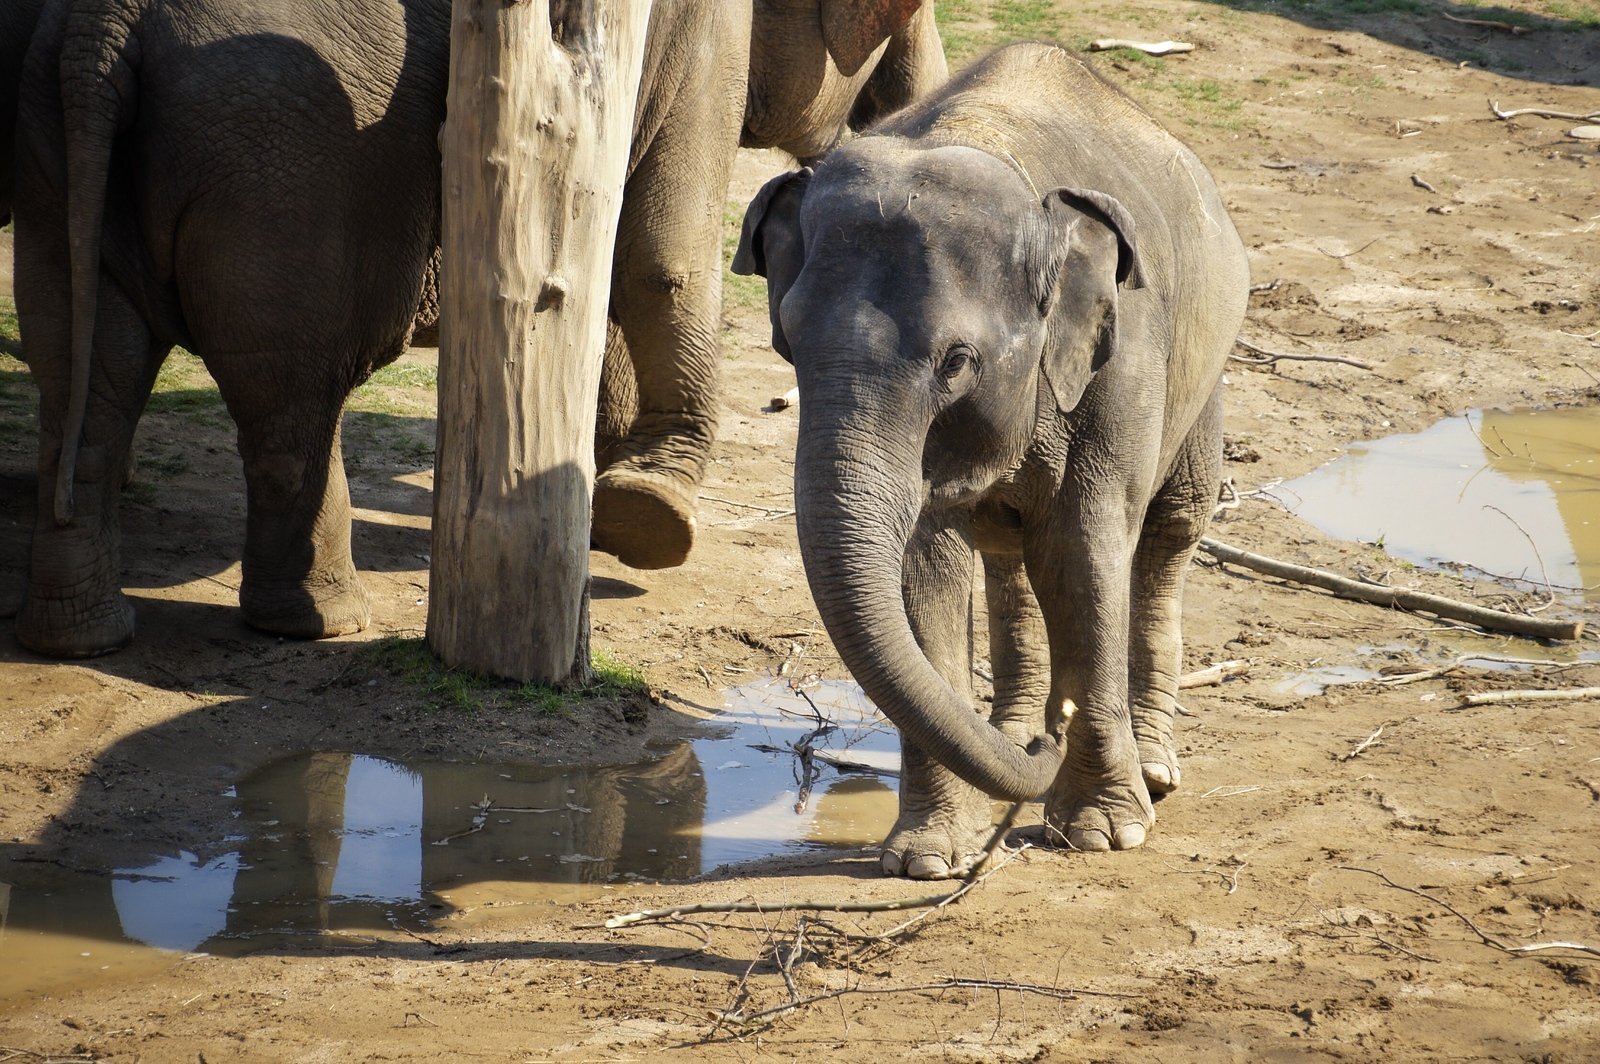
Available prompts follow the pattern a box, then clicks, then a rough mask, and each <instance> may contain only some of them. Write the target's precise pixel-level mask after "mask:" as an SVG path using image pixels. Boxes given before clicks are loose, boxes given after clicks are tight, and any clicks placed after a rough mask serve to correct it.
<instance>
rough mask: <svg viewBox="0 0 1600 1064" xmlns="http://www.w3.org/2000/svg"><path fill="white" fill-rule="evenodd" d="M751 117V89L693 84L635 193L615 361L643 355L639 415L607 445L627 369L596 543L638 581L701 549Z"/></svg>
mask: <svg viewBox="0 0 1600 1064" xmlns="http://www.w3.org/2000/svg"><path fill="white" fill-rule="evenodd" d="M712 65H714V64H707V66H708V67H710V66H712ZM701 73H702V75H704V76H705V77H706V78H709V77H711V76H712V75H713V74H714V73H715V72H714V71H712V70H709V69H708V70H706V71H702V72H701ZM743 114H744V90H743V82H742V80H741V81H740V85H739V92H738V95H737V98H735V97H733V96H731V95H730V94H729V90H728V87H727V86H726V85H721V84H717V83H715V81H714V80H699V81H692V82H691V83H689V84H685V85H684V86H681V87H680V88H679V90H678V94H677V96H676V97H675V99H674V103H673V106H672V110H671V112H670V113H669V114H668V115H667V116H666V119H665V121H664V122H663V124H662V126H661V128H660V130H659V131H658V132H657V133H656V136H655V141H654V142H653V143H652V144H651V146H650V147H649V149H648V150H646V152H645V153H644V155H643V157H642V158H641V159H640V160H639V165H638V167H637V168H636V169H635V170H634V172H633V174H632V175H631V176H630V177H629V179H628V184H627V187H626V188H625V189H624V191H623V200H622V214H621V218H620V219H619V221H618V226H617V251H616V262H615V266H614V268H613V272H612V281H611V314H612V316H613V318H614V319H615V321H616V323H617V325H618V327H619V329H620V332H617V331H614V332H613V334H612V335H611V336H610V337H608V340H607V351H606V356H607V359H608V360H613V356H614V355H616V354H618V353H626V354H627V355H629V356H631V359H630V361H631V364H632V367H633V373H632V376H633V383H634V384H635V385H636V392H635V396H636V398H635V402H636V403H637V408H636V411H634V412H633V416H632V418H631V423H630V424H628V425H627V426H626V434H625V435H623V436H622V437H621V438H620V439H615V437H614V436H613V437H612V439H610V440H608V439H606V438H605V437H606V436H607V435H608V432H607V429H608V424H607V423H606V422H613V423H614V422H617V421H618V420H619V414H622V413H625V411H626V405H627V402H626V400H627V398H628V396H627V395H626V392H627V388H626V384H627V381H626V380H624V379H622V377H621V374H623V373H625V372H626V371H625V369H624V368H623V367H621V366H620V365H616V364H615V363H613V365H612V366H611V367H610V368H609V369H608V371H607V372H608V378H607V380H606V381H605V382H603V396H602V411H601V414H602V418H603V419H604V420H603V422H602V424H601V426H600V430H601V439H600V440H599V447H598V448H597V449H598V450H600V451H602V452H604V453H602V454H600V455H599V456H598V457H600V458H601V459H602V460H603V461H605V462H606V464H605V465H604V466H603V467H602V468H601V470H600V473H599V476H597V477H596V478H595V488H594V509H593V515H592V525H591V533H590V535H591V539H592V542H593V544H594V546H595V548H596V549H598V550H602V551H605V552H606V553H607V554H614V555H616V556H617V558H618V560H620V561H621V562H622V563H623V564H624V565H629V566H632V567H633V568H635V569H669V568H672V567H673V566H677V565H682V564H683V563H684V561H685V560H687V559H688V557H689V552H690V550H692V549H693V547H694V539H695V531H696V522H695V502H696V498H697V496H698V494H699V491H700V481H701V478H702V477H703V476H704V475H705V468H706V463H707V462H709V461H710V458H711V446H712V444H713V442H715V440H716V433H717V401H718V387H717V378H718V360H719V358H720V342H719V341H720V336H721V332H722V207H723V203H724V201H725V200H726V199H727V194H728V179H729V175H730V174H731V172H732V166H733V157H734V152H735V149H736V145H737V142H738V135H739V123H740V120H741V119H742V117H743ZM619 341H620V342H619ZM621 427H623V426H621V425H611V426H609V428H610V433H615V432H616V431H617V430H618V429H619V428H621Z"/></svg>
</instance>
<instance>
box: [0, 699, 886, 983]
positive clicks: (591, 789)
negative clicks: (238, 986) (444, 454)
mask: <svg viewBox="0 0 1600 1064" xmlns="http://www.w3.org/2000/svg"><path fill="white" fill-rule="evenodd" d="M807 696H809V701H808V700H807ZM797 747H798V748H801V749H809V750H810V752H811V756H810V757H808V758H802V757H800V756H797V754H796V753H795V749H796V748H797ZM651 753H652V756H651V757H650V758H649V759H648V760H645V761H641V762H638V763H636V764H631V765H609V766H590V767H576V766H573V767H569V766H559V765H558V766H538V767H534V766H521V765H503V764H490V763H482V764H462V763H449V762H428V761H416V762H401V761H394V760H389V759H385V758H380V757H373V756H369V755H366V754H361V753H354V752H339V751H318V752H308V753H303V754H296V755H292V756H289V757H285V758H283V759H281V760H278V761H275V762H272V763H270V764H268V765H267V766H265V767H264V768H262V769H260V770H258V771H256V772H254V773H252V774H251V775H249V776H246V777H244V778H242V779H240V780H238V781H237V782H236V784H235V786H234V788H233V790H232V792H231V796H232V797H233V798H234V800H235V802H236V808H235V810H234V815H233V820H232V829H231V831H230V833H228V834H225V835H220V836H219V837H218V838H216V839H213V840H208V841H207V842H206V843H205V844H204V845H202V846H197V847H196V849H197V851H198V852H188V851H184V852H181V853H176V854H170V853H169V854H162V855H152V856H151V858H150V859H149V861H148V862H145V863H141V864H139V865H138V866H136V867H126V868H118V869H115V870H113V871H112V872H111V873H110V874H106V875H88V874H84V873H72V872H67V871H65V870H61V869H58V868H53V867H50V866H35V867H36V868H37V872H36V873H35V874H33V875H31V876H30V878H28V879H27V880H26V881H23V882H13V883H11V884H10V885H9V886H6V885H0V1000H5V999H8V998H12V997H14V996H17V995H27V994H30V993H38V992H41V991H43V990H45V989H47V988H48V987H49V986H51V985H60V984H62V983H64V982H80V981H83V980H86V979H92V978H94V977H96V976H100V975H110V976H117V977H120V976H125V975H127V974H129V973H130V972H131V971H135V970H138V969H140V968H141V967H148V966H152V965H155V966H161V965H164V964H170V963H171V962H172V960H173V955H172V952H168V951H195V952H205V953H213V954H233V955H237V954H242V953H246V952H252V951H255V950H260V949H294V948H303V947H308V946H314V947H315V948H319V949H326V948H330V947H331V948H340V947H351V948H360V947H362V946H363V945H371V944H372V943H373V941H374V940H375V939H386V938H392V937H395V936H400V935H404V934H405V933H406V931H408V930H409V931H413V932H416V931H425V930H426V929H429V928H433V927H437V926H439V925H441V924H442V923H444V922H446V921H452V920H460V921H465V922H469V923H470V922H472V921H474V920H476V919H482V918H483V917H482V911H483V910H489V909H495V908H500V907H504V906H515V905H526V904H539V903H546V902H569V901H573V900H578V899H580V898H585V897H593V896H595V895H596V894H598V893H599V892H600V891H601V890H605V889H621V888H623V887H624V886H625V885H626V884H627V883H628V882H630V881H634V880H641V879H644V880H655V879H684V878H688V877H692V876H696V875H699V874H700V873H702V872H706V871H709V870H710V869H713V868H715V867H717V866H718V865H723V864H729V863H734V862H741V861H749V860H753V859H756V858H761V857H767V856H771V855H774V854H780V853H784V852H786V851H795V850H800V849H806V848H814V847H831V848H840V849H852V850H853V849H859V848H861V847H866V846H872V845H873V844H875V843H877V842H879V841H881V840H882V839H883V837H884V835H885V834H887V832H888V829H889V827H890V826H891V825H892V824H893V822H894V816H895V804H896V789H895V785H896V781H895V777H896V775H897V774H898V769H899V760H900V755H899V742H898V737H897V736H896V734H895V732H894V730H893V729H892V728H891V727H890V726H889V725H888V724H887V723H886V722H885V721H884V720H883V719H882V717H881V716H879V715H878V713H877V711H876V710H875V709H873V708H872V706H871V704H870V703H869V702H868V701H867V700H866V697H865V696H864V695H863V694H862V693H861V690H860V688H859V687H857V686H856V685H854V684H851V683H845V682H824V683H822V684H820V685H817V686H815V687H812V688H810V689H808V690H806V691H805V692H804V694H803V695H802V694H800V693H797V692H794V691H792V690H791V689H790V688H789V686H788V684H787V683H786V682H784V681H776V680H775V681H764V682H759V683H755V684H751V685H748V686H746V687H743V688H738V689H735V690H733V691H731V692H729V693H728V698H727V709H726V710H725V712H724V713H722V714H721V715H720V716H718V717H716V718H714V719H713V720H711V721H709V722H708V723H707V726H706V735H705V736H704V737H702V738H697V739H692V740H689V741H685V742H681V743H676V744H672V745H670V746H664V747H662V748H660V749H656V750H653V751H652V752H651ZM808 765H809V769H808V768H807V766H808ZM130 819H134V818H132V817H131V818H130ZM130 826H131V825H130ZM11 878H13V879H17V878H19V877H17V876H15V875H13V876H12V877H11ZM475 914H476V915H475Z"/></svg>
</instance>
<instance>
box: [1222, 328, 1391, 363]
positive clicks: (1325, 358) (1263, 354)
mask: <svg viewBox="0 0 1600 1064" xmlns="http://www.w3.org/2000/svg"><path fill="white" fill-rule="evenodd" d="M1233 342H1234V343H1236V344H1238V345H1239V346H1240V347H1242V348H1244V349H1245V350H1246V351H1253V352H1255V354H1256V355H1257V356H1259V357H1256V358H1247V357H1245V356H1243V355H1229V356H1228V357H1229V358H1230V359H1232V360H1233V361H1235V362H1243V363H1244V364H1245V365H1247V366H1270V365H1272V364H1273V363H1274V362H1337V363H1339V364H1340V365H1344V366H1354V367H1356V369H1371V368H1372V363H1370V362H1363V361H1362V360H1361V359H1359V358H1345V357H1344V356H1343V355H1291V354H1287V353H1285V352H1282V351H1268V350H1267V349H1266V348H1264V347H1257V346H1256V345H1255V344H1253V343H1251V342H1250V341H1249V340H1246V339H1245V338H1244V337H1242V336H1240V337H1236V338H1235V339H1234V341H1233Z"/></svg>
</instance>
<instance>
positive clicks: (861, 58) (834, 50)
mask: <svg viewBox="0 0 1600 1064" xmlns="http://www.w3.org/2000/svg"><path fill="white" fill-rule="evenodd" d="M922 2H923V0H822V39H823V40H824V41H825V42H826V43H827V45H828V54H829V55H830V56H832V57H833V65H834V66H836V67H838V68H839V73H841V74H843V75H844V76H845V77H847V78H848V77H853V76H854V75H855V73H856V71H858V70H860V69H861V65H862V64H863V63H865V62H866V61H867V58H868V57H869V56H870V55H872V53H873V52H875V51H876V50H877V48H878V45H880V44H882V43H883V42H884V41H886V40H888V39H889V38H890V37H893V36H894V35H895V34H896V33H899V32H900V31H901V30H902V29H904V28H905V25H906V23H907V22H910V21H911V16H912V15H915V14H916V13H917V9H918V8H920V7H921V6H922Z"/></svg>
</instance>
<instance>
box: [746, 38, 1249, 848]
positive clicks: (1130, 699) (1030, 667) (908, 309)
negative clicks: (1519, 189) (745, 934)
mask: <svg viewBox="0 0 1600 1064" xmlns="http://www.w3.org/2000/svg"><path fill="white" fill-rule="evenodd" d="M734 269H735V270H736V271H743V272H757V273H762V274H764V275H765V276H766V278H767V284H768V299H769V306H770V311H771V318H772V330H773V344H774V346H775V347H776V348H777V350H778V351H779V352H781V353H783V354H784V355H785V356H787V357H788V358H789V359H790V360H791V361H792V362H793V363H794V366H795V371H796V373H797V375H798V378H799V384H800V396H801V402H800V411H801V415H800V436H799V441H798V444H797V450H796V456H795V503H796V510H797V512H798V513H797V521H798V525H799V533H800V546H801V550H802V553H803V557H804V560H805V566H806V575H807V578H808V579H809V581H810V585H811V590H812V595H813V597H814V598H815V600H816V603H817V608H818V610H819V611H820V613H821V616H822V619H823V622H824V623H825V625H826V627H827V630H828V633H829V635H830V636H831V637H832V638H833V640H834V643H835V645H836V646H837V648H838V651H839V654H840V656H841V657H842V658H843V660H844V662H845V664H846V665H847V666H848V667H849V668H850V671H851V672H852V673H853V674H854V675H855V677H856V679H857V680H858V681H860V683H861V684H862V686H863V688H865V690H866V692H867V694H868V695H869V696H870V697H871V698H872V699H873V700H874V701H875V702H876V703H877V704H878V706H879V707H880V708H881V709H882V710H883V711H884V713H885V714H886V715H887V716H888V717H889V718H890V719H891V720H892V721H893V722H894V723H895V724H896V725H898V726H899V728H900V731H901V738H902V743H903V745H904V775H903V776H902V781H901V795H900V816H899V820H898V822H897V823H896V825H895V827H894V829H893V831H892V832H891V834H890V836H889V838H888V840H887V842H886V843H885V848H884V853H883V858H882V861H883V867H884V870H885V871H887V872H889V873H891V874H894V873H904V874H907V875H911V876H914V877H924V878H938V877H941V876H946V875H950V874H952V873H953V872H956V871H958V870H961V869H963V868H965V867H968V866H969V865H970V863H971V861H972V860H973V858H974V855H976V854H977V853H978V852H979V850H980V849H981V847H982V845H983V842H984V840H985V838H986V836H987V835H988V834H989V833H990V831H991V828H990V813H989V809H990V806H989V796H994V797H997V798H1003V799H1007V800H1014V801H1016V800H1024V799H1032V798H1034V797H1036V796H1038V795H1040V794H1041V793H1045V794H1046V801H1045V816H1046V823H1047V827H1048V830H1049V832H1050V834H1051V835H1052V836H1053V837H1055V838H1058V839H1064V840H1065V841H1066V842H1068V843H1070V844H1071V845H1072V846H1074V847H1077V848H1079V849H1085V850H1105V849H1110V848H1118V849H1124V848H1128V847H1133V846H1137V845H1139V844H1140V843H1142V842H1143V841H1144V839H1145V838H1146V835H1147V832H1148V831H1149V829H1150V828H1151V826H1152V825H1153V823H1154V820H1155V812H1154V807H1153V805H1152V802H1151V798H1150V794H1151V792H1157V793H1159V792H1163V791H1169V790H1171V789H1173V788H1174V787H1176V786H1177V785H1178V783H1179V770H1178V762H1177V754H1176V750H1175V748H1174V744H1173V739H1172V727H1173V712H1174V708H1175V697H1176V693H1177V683H1178V675H1179V666H1180V662H1181V656H1182V655H1181V631H1180V615H1181V608H1182V598H1183V578H1184V571H1185V568H1186V567H1187V566H1188V564H1189V561H1190V559H1191V557H1192V555H1193V551H1194V548H1195V546H1196V544H1197V542H1198V541H1199V539H1200V537H1201V535H1202V533H1203V531H1204V529H1205V528H1206V525H1207V522H1208V521H1209V519H1210V516H1211V512H1212V508H1213V505H1214V502H1215V499H1216V495H1217V490H1218V482H1219V479H1220V471H1221V465H1222V441H1221V420H1222V406H1221V375H1222V368H1223V365H1224V360H1225V358H1226V356H1227V352H1228V350H1229V348H1230V346H1231V344H1232V342H1233V338H1234V337H1235V336H1237V335H1238V327H1239V324H1240V322H1241V321H1242V319H1243V315H1244V309H1245V305H1246V302H1247V299H1248V289H1249V270H1248V263H1247V261H1246V258H1245V252H1244V248H1243V245H1242V244H1241V243H1240V240H1239V237H1238V234H1237V233H1236V232H1235V230H1234V228H1233V225H1232V224H1231V222H1230V220H1229V218H1228V215H1227V212H1226V210H1225V208H1224V206H1223V203H1222V199H1221V197H1220V196H1219V194H1218V192H1217V189H1216V186H1215V185H1214V184H1213V183H1212V180H1211V178H1210V176H1209V174H1208V173H1207V172H1206V170H1205V168H1204V166H1203V165H1202V164H1201V163H1200V161H1199V160H1198V159H1197V158H1196V157H1195V156H1194V154H1193V153H1191V152H1190V151H1189V150H1188V149H1187V148H1186V147H1184V146H1183V145H1182V144H1181V143H1180V142H1179V141H1178V140H1177V139H1176V138H1174V137H1172V136H1171V135H1170V134H1168V133H1167V132H1166V131H1165V130H1163V129H1162V128H1161V127H1160V126H1159V125H1157V123H1156V122H1155V121H1154V120H1152V119H1151V118H1150V117H1149V116H1147V115H1146V114H1145V113H1144V112H1142V111H1141V110H1140V109H1139V108H1138V107H1137V106H1136V105H1135V104H1133V103H1132V102H1131V101H1130V100H1129V99H1128V98H1127V97H1125V96H1124V95H1122V94H1121V93H1120V92H1118V91H1117V90H1116V89H1115V88H1113V87H1111V86H1110V85H1108V84H1107V83H1106V82H1104V81H1102V80H1101V79H1100V78H1099V77H1097V76H1096V75H1095V74H1094V72H1093V71H1091V70H1090V69H1089V68H1088V67H1087V66H1086V65H1085V64H1084V63H1083V61H1082V60H1080V59H1078V58H1077V57H1076V56H1074V55H1072V54H1071V53H1070V52H1067V51H1065V50H1063V49H1061V48H1056V47H1051V46H1046V45H1040V44H1022V45H1014V46H1011V47H1008V48H1005V49H1002V50H1000V51H998V52H996V53H994V54H993V55H991V56H990V57H988V58H987V59H985V60H983V61H981V62H979V63H978V64H976V65H974V66H973V67H971V68H969V69H968V70H967V71H965V72H964V73H963V74H961V75H960V76H958V77H957V78H956V79H954V80H953V81H952V82H950V83H949V84H948V85H947V86H946V87H945V88H944V89H943V90H942V91H940V92H938V93H935V94H934V95H933V96H931V97H930V98H928V99H926V100H925V101H923V102H920V103H917V104H915V105H913V106H912V107H910V108H909V109H907V110H904V111H901V112H899V113H898V114H896V115H894V116H891V117H890V118H888V119H887V120H886V121H884V122H883V123H880V124H879V125H877V126H875V127H874V128H872V129H871V130H869V131H868V132H867V133H866V134H865V135H863V136H861V137H859V138H857V139H855V140H853V141H851V142H850V143H849V144H847V145H846V146H844V147H843V148H840V149H839V150H837V151H835V152H834V153H832V154H830V155H829V156H828V157H827V158H826V159H825V160H824V161H823V162H822V163H821V164H820V165H819V166H817V167H816V169H815V171H814V172H813V171H812V170H810V169H802V170H800V171H797V172H794V173H790V174H787V175H783V176H781V177H778V178H774V179H773V180H772V181H771V182H769V183H768V184H767V186H766V187H765V188H763V189H762V191H761V192H760V194H759V195H758V196H757V197H756V199H755V200H754V201H753V202H752V203H751V205H750V208H749V210H748V212H747V214H746V217H745V223H744V232H743V235H742V237H741V242H740V248H739V252H738V254H737V256H736V258H735V263H734ZM975 553H976V554H981V556H982V559H983V570H984V582H985V587H986V593H987V603H988V609H989V629H990V640H991V642H990V656H991V660H992V662H993V669H994V687H995V694H994V705H993V709H992V712H991V714H990V716H989V718H988V720H985V719H984V717H983V716H981V715H980V714H979V713H978V712H976V711H975V708H974V707H975V702H974V699H973V693H972V685H971V679H970V677H971V669H972V648H971V637H970V632H971V630H972V629H971V623H972V586H973V575H974V573H973V570H974V557H975Z"/></svg>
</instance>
